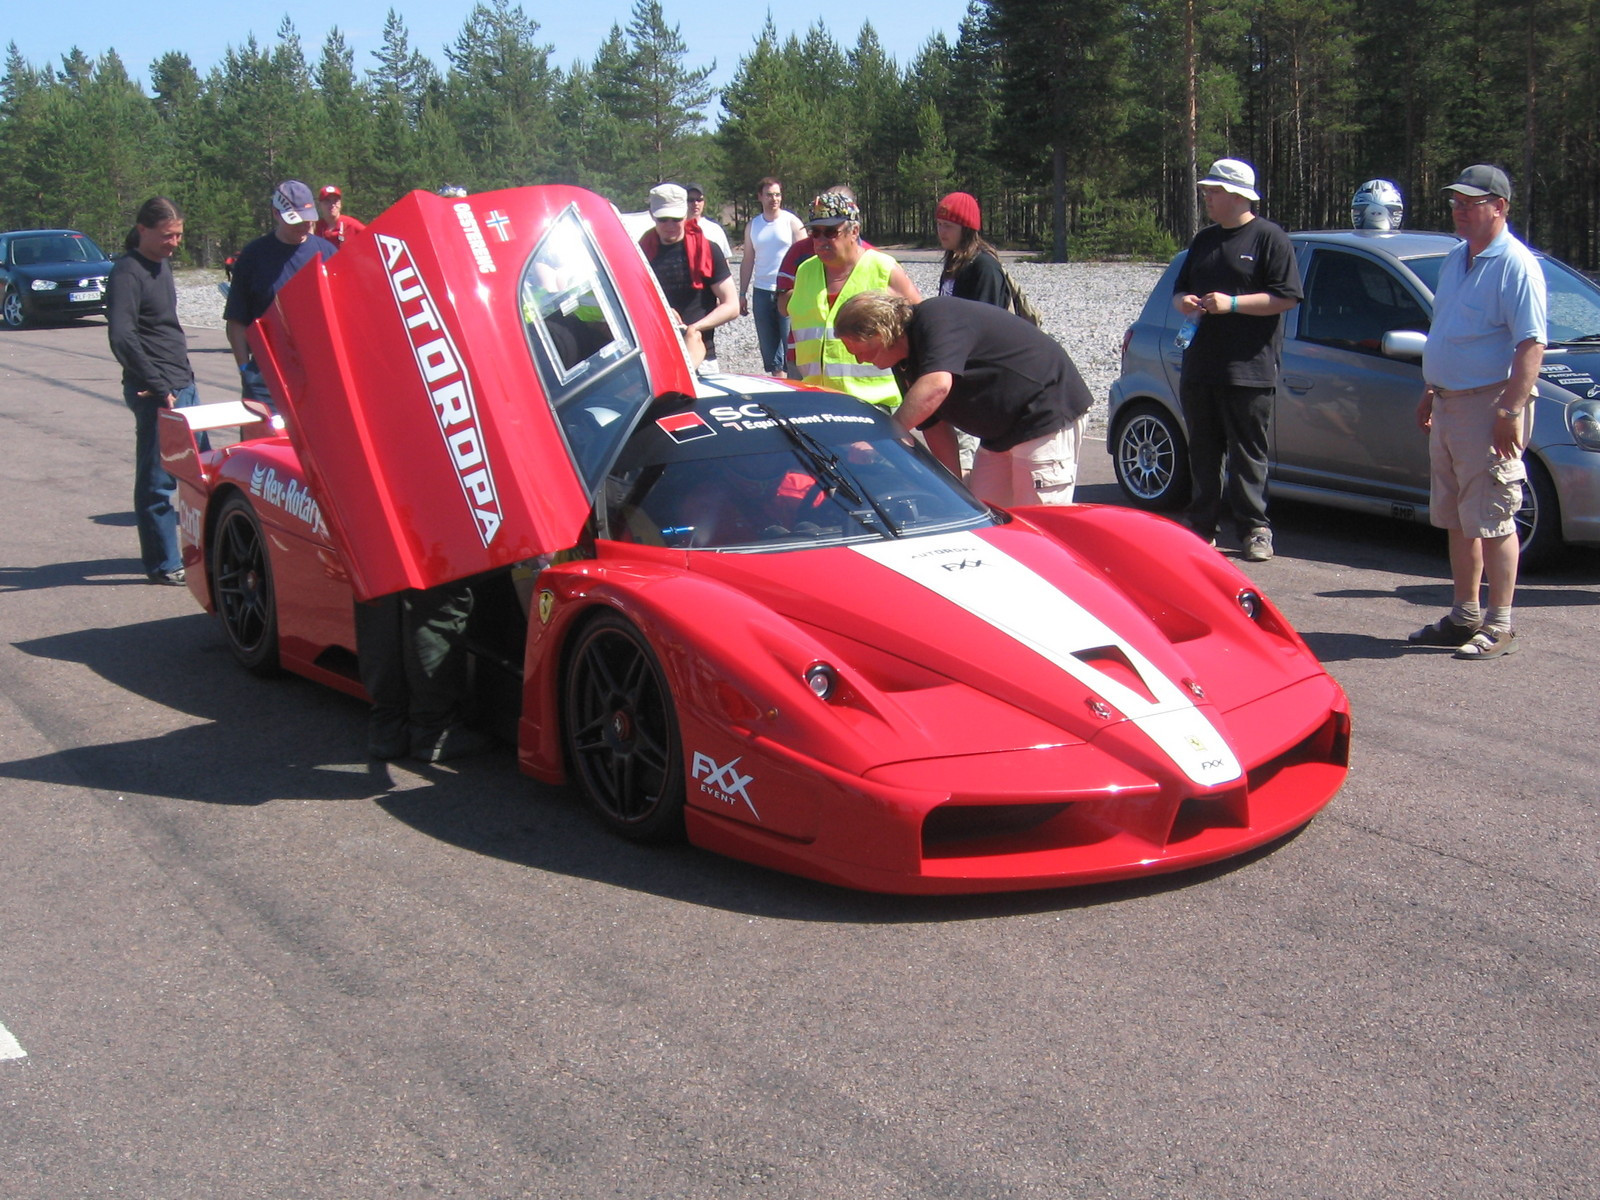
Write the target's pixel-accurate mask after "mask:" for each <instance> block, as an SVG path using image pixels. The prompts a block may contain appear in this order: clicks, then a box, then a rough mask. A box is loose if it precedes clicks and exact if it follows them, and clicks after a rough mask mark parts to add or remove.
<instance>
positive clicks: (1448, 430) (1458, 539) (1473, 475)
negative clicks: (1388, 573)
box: [1410, 163, 1547, 660]
mask: <svg viewBox="0 0 1600 1200" xmlns="http://www.w3.org/2000/svg"><path fill="white" fill-rule="evenodd" d="M1445 194H1446V195H1448V196H1449V198H1450V209H1451V212H1452V214H1453V215H1454V217H1455V225H1456V233H1457V235H1458V236H1459V237H1461V239H1462V242H1461V244H1460V245H1458V246H1456V247H1455V248H1454V249H1453V250H1451V251H1450V253H1449V254H1448V255H1446V256H1445V260H1444V264H1443V265H1442V266H1441V267H1440V268H1439V286H1438V288H1437V289H1436V291H1435V293H1434V300H1433V325H1432V328H1431V329H1430V330H1429V332H1428V344H1427V349H1426V350H1425V351H1424V352H1423V356H1422V376H1423V378H1424V379H1425V380H1426V381H1427V382H1426V384H1425V385H1424V387H1423V393H1422V401H1421V403H1420V404H1418V406H1417V424H1418V425H1420V426H1421V427H1422V428H1423V429H1425V430H1427V431H1428V457H1429V461H1430V463H1431V467H1432V477H1431V479H1430V487H1429V500H1428V504H1429V519H1430V520H1431V521H1432V523H1433V524H1434V525H1437V526H1439V527H1440V528H1442V529H1444V530H1446V531H1447V532H1448V533H1449V537H1450V576H1451V580H1452V583H1453V585H1454V595H1453V607H1452V608H1451V610H1450V612H1449V613H1448V614H1447V615H1446V616H1444V617H1441V618H1440V619H1439V620H1438V621H1436V622H1435V623H1434V624H1432V625H1426V626H1424V627H1423V628H1421V629H1419V630H1417V631H1416V632H1415V633H1413V634H1412V635H1411V637H1410V640H1411V642H1412V643H1414V644H1416V645H1422V646H1454V647H1456V652H1455V656H1456V657H1457V658H1462V659H1477V660H1482V659H1489V658H1499V657H1501V656H1502V655H1506V654H1510V653H1511V652H1512V651H1514V650H1515V649H1516V648H1517V641H1516V634H1515V632H1514V631H1513V628H1512V623H1511V599H1512V595H1513V593H1514V592H1515V590H1516V586H1517V555H1518V553H1519V548H1518V545H1517V527H1516V523H1515V521H1514V520H1513V519H1512V518H1513V517H1514V516H1515V515H1516V511H1517V509H1518V508H1519V507H1520V506H1521V504H1522V481H1523V480H1524V479H1526V478H1527V469H1526V467H1524V466H1523V462H1522V448H1523V447H1524V446H1525V445H1526V444H1527V441H1528V426H1529V421H1530V416H1531V414H1530V413H1529V412H1528V406H1529V405H1530V404H1531V403H1532V402H1533V393H1534V388H1535V385H1536V384H1537V383H1538V382H1539V364H1540V362H1541V361H1542V360H1543V358H1544V347H1545V344H1546V340H1547V338H1546V333H1545V284H1544V271H1543V269H1542V268H1541V267H1540V266H1539V263H1538V260H1537V259H1535V258H1534V257H1533V254H1532V253H1531V252H1530V251H1529V250H1528V248H1527V247H1526V246H1524V245H1523V244H1522V243H1521V242H1520V241H1518V240H1517V239H1516V238H1514V237H1512V236H1511V233H1510V231H1509V230H1508V229H1507V228H1506V212H1507V210H1509V209H1510V207H1511V180H1510V179H1508V178H1507V177H1506V173H1505V172H1504V171H1502V170H1501V169H1500V168H1499V167H1493V166H1489V165H1487V164H1482V163H1480V164H1478V165H1476V166H1471V167H1468V168H1467V169H1466V170H1465V171H1463V172H1461V177H1460V178H1459V179H1457V180H1456V181H1455V182H1454V183H1452V184H1451V185H1450V186H1449V187H1447V188H1445ZM1485 575H1487V576H1488V579H1489V607H1488V610H1487V611H1484V610H1481V609H1480V608H1479V607H1478V595H1479V588H1480V587H1481V585H1482V583H1483V579H1484V576H1485Z"/></svg>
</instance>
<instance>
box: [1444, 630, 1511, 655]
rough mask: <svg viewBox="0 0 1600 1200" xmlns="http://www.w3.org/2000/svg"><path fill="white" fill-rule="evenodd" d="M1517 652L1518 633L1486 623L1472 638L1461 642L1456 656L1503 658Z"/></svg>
mask: <svg viewBox="0 0 1600 1200" xmlns="http://www.w3.org/2000/svg"><path fill="white" fill-rule="evenodd" d="M1516 652H1517V635H1516V634H1515V633H1514V632H1513V631H1511V630H1509V629H1496V628H1495V627H1494V626H1492V625H1485V626H1484V627H1483V628H1482V629H1480V630H1478V632H1476V633H1474V634H1473V635H1472V637H1471V639H1470V640H1468V641H1465V642H1463V643H1462V644H1461V647H1460V649H1458V650H1457V651H1456V652H1455V657H1456V658H1471V659H1481V658H1501V657H1504V656H1505V655H1507V654H1515V653H1516Z"/></svg>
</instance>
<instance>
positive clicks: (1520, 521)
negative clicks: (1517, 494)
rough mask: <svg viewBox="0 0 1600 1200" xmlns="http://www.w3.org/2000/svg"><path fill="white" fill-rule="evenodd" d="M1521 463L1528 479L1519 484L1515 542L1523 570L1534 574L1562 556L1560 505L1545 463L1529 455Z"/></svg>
mask: <svg viewBox="0 0 1600 1200" xmlns="http://www.w3.org/2000/svg"><path fill="white" fill-rule="evenodd" d="M1523 464H1524V465H1525V466H1526V467H1527V470H1528V479H1527V482H1525V483H1524V484H1523V485H1522V507H1521V508H1519V509H1517V515H1516V522H1517V541H1518V542H1519V543H1520V544H1521V546H1522V562H1521V566H1522V569H1523V570H1525V571H1537V570H1538V569H1539V568H1540V567H1543V566H1546V565H1548V564H1549V563H1551V562H1553V561H1554V560H1555V558H1556V557H1557V556H1558V555H1559V554H1560V553H1561V548H1562V545H1563V543H1562V541H1561V502H1560V501H1559V500H1558V499H1557V498H1556V485H1555V484H1554V483H1553V482H1552V481H1551V479H1550V472H1549V471H1547V470H1545V467H1544V464H1543V463H1542V462H1540V461H1539V460H1538V459H1536V458H1534V457H1533V456H1532V455H1531V454H1530V455H1527V456H1526V457H1524V459H1523Z"/></svg>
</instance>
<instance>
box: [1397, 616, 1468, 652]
mask: <svg viewBox="0 0 1600 1200" xmlns="http://www.w3.org/2000/svg"><path fill="white" fill-rule="evenodd" d="M1479 628H1480V627H1479V626H1477V625H1463V624H1461V623H1460V622H1458V621H1453V620H1451V619H1450V616H1449V614H1448V613H1447V614H1446V615H1444V616H1442V617H1440V618H1439V619H1438V620H1437V621H1435V622H1434V623H1433V624H1432V625H1424V626H1423V627H1422V628H1421V629H1419V630H1417V631H1416V632H1415V633H1413V634H1411V635H1410V636H1409V637H1407V638H1406V641H1408V642H1410V643H1411V644H1412V645H1413V646H1464V645H1466V644H1467V643H1468V642H1470V641H1471V640H1472V639H1473V637H1474V636H1475V635H1476V634H1477V632H1478V629H1479Z"/></svg>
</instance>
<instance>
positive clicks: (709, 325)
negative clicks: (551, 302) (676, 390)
mask: <svg viewBox="0 0 1600 1200" xmlns="http://www.w3.org/2000/svg"><path fill="white" fill-rule="evenodd" d="M650 216H651V219H652V220H654V222H655V228H654V229H652V230H650V231H649V232H647V233H646V234H645V235H644V236H643V237H641V238H640V239H639V248H640V249H642V250H643V251H644V256H645V258H647V259H648V260H649V261H650V267H651V269H652V270H653V271H655V273H656V282H657V283H659V284H660V285H661V291H662V293H663V294H664V295H665V296H666V298H667V307H668V308H670V309H672V312H673V316H674V318H675V319H676V321H677V324H678V331H679V332H680V333H681V334H682V335H683V344H684V347H685V348H686V349H687V350H688V352H689V361H690V363H692V364H693V365H694V367H695V369H696V370H697V371H699V372H700V373H701V374H712V373H714V372H715V371H717V370H718V369H719V367H718V364H717V343H716V337H715V335H714V334H713V333H712V330H714V329H715V328H716V327H717V326H718V325H726V324H727V323H728V322H729V321H731V320H733V319H734V318H735V317H737V316H738V315H739V293H738V291H737V289H736V288H735V287H734V284H733V274H732V272H730V271H729V270H728V260H727V258H726V257H725V256H724V255H723V253H722V251H721V249H719V248H718V247H717V245H716V243H715V242H713V241H711V239H709V238H708V237H706V235H705V233H704V231H702V230H701V229H700V227H699V224H698V223H693V224H691V223H690V222H689V221H688V216H689V196H688V193H687V192H685V191H684V190H683V189H682V188H681V187H679V186H678V185H677V184H675V183H663V184H660V185H659V186H657V187H654V188H651V189H650Z"/></svg>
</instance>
